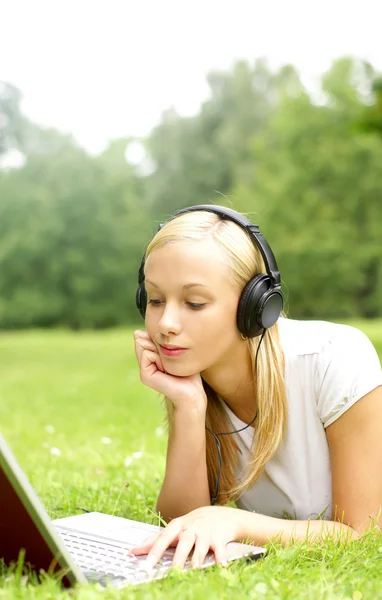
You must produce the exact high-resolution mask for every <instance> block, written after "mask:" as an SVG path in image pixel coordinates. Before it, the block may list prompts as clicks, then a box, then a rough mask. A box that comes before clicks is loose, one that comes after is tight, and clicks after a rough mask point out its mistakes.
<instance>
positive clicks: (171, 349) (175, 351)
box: [159, 344, 188, 356]
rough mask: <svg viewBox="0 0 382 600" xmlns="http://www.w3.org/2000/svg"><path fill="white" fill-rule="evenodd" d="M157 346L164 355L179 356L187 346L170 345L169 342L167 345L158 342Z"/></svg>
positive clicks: (185, 350)
mask: <svg viewBox="0 0 382 600" xmlns="http://www.w3.org/2000/svg"><path fill="white" fill-rule="evenodd" d="M159 347H160V350H161V352H162V354H164V355H165V356H180V355H181V354H184V353H185V352H187V350H188V348H180V347H179V346H171V345H170V344H169V345H168V346H162V345H161V344H159Z"/></svg>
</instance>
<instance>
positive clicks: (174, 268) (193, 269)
mask: <svg viewBox="0 0 382 600" xmlns="http://www.w3.org/2000/svg"><path fill="white" fill-rule="evenodd" d="M145 277H146V278H147V279H150V280H152V281H154V282H155V283H156V284H158V285H165V284H166V285H169V284H171V285H178V286H179V287H182V286H183V285H184V284H186V283H188V282H190V281H192V282H198V283H203V284H205V285H209V286H212V287H213V286H214V285H220V284H230V283H232V280H231V277H230V272H229V268H228V266H227V259H226V257H225V255H224V254H223V251H222V250H221V248H220V247H219V246H218V244H217V243H216V242H214V241H213V240H200V241H181V242H170V243H168V244H166V245H165V246H162V247H161V248H158V249H156V250H153V252H152V253H151V254H150V256H148V258H147V260H146V263H145Z"/></svg>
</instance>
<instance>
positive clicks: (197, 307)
mask: <svg viewBox="0 0 382 600" xmlns="http://www.w3.org/2000/svg"><path fill="white" fill-rule="evenodd" d="M162 303H163V300H157V299H153V300H149V301H148V304H152V306H159V305H160V304H162ZM186 304H188V306H189V307H190V308H191V309H192V310H200V309H201V308H203V306H205V304H199V303H197V302H186Z"/></svg>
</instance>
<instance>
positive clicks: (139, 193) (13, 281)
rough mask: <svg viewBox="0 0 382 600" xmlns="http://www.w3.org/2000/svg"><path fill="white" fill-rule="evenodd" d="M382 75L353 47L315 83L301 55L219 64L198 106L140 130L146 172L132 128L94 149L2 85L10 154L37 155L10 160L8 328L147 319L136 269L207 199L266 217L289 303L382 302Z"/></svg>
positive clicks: (2, 242) (335, 309) (4, 185)
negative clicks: (308, 82) (161, 233)
mask: <svg viewBox="0 0 382 600" xmlns="http://www.w3.org/2000/svg"><path fill="white" fill-rule="evenodd" d="M378 81H379V79H378V77H377V76H376V74H375V73H374V71H373V69H372V67H371V66H370V65H369V64H367V63H365V62H361V61H356V60H353V59H348V58H343V59H341V60H338V61H336V62H335V63H334V64H333V65H332V67H331V69H330V70H329V71H328V72H327V73H326V74H325V75H324V76H323V78H322V88H321V90H320V91H319V92H318V93H317V94H316V95H314V97H312V95H311V94H310V93H308V91H307V90H306V89H305V88H304V86H303V84H302V83H301V81H300V78H299V76H298V73H297V72H296V70H295V69H294V68H293V66H291V65H287V66H284V67H283V68H281V69H280V70H279V71H277V72H271V71H270V69H269V68H268V66H267V64H266V63H265V62H264V61H257V62H255V63H254V64H253V65H251V64H248V63H247V62H245V61H239V62H238V63H236V64H235V65H234V66H233V68H232V69H231V70H230V71H227V72H223V71H214V72H211V73H210V74H209V75H208V84H209V89H210V94H209V98H208V100H206V101H205V102H204V103H203V104H202V105H201V108H200V111H199V112H198V114H196V115H194V116H193V117H187V118H183V117H180V116H179V115H178V114H177V113H176V112H175V110H173V109H171V110H168V111H167V112H166V113H164V114H163V118H162V120H161V122H160V123H159V124H158V125H157V126H156V127H155V128H154V129H153V131H152V132H151V134H150V135H149V136H148V138H147V139H146V140H143V143H144V144H145V147H146V150H147V153H148V158H149V161H152V163H153V165H154V169H153V171H152V172H151V174H149V175H144V174H143V173H144V170H139V169H136V168H135V167H134V166H133V165H130V164H128V163H127V162H126V159H125V150H126V145H127V144H128V143H129V142H130V141H131V140H129V139H119V140H114V142H112V143H111V144H110V146H109V147H108V149H107V150H106V151H105V152H104V153H102V154H101V155H99V156H96V157H94V156H90V155H88V154H87V153H86V152H85V151H84V150H83V149H82V148H80V147H79V146H78V145H77V144H76V142H75V141H74V140H73V138H72V137H70V136H66V135H63V134H60V133H58V132H57V131H55V130H49V129H42V128H39V127H37V126H36V125H34V124H33V123H30V122H28V121H27V120H26V119H25V118H24V117H23V116H22V114H21V113H20V110H19V101H20V93H19V92H18V90H16V88H12V87H9V86H8V87H7V88H6V87H3V88H0V123H1V127H2V129H1V131H0V153H1V152H3V153H5V152H7V151H8V150H9V149H12V148H18V149H19V150H21V151H22V152H23V154H24V156H25V162H24V165H23V166H22V167H21V168H18V169H3V171H1V170H0V327H30V326H56V325H61V326H68V327H72V328H82V327H107V326H110V325H117V324H120V323H124V322H128V321H136V319H137V318H138V314H137V310H136V307H135V291H136V287H137V270H138V266H139V264H140V260H141V256H142V254H143V251H144V247H145V245H146V243H147V241H148V240H149V238H150V237H151V235H152V234H153V233H154V232H155V229H156V224H157V223H158V222H161V221H163V220H164V219H165V218H166V217H168V216H169V215H171V214H172V213H173V212H174V211H175V210H177V209H180V208H183V207H185V206H189V205H192V204H200V203H209V202H214V203H217V204H222V205H228V206H232V207H233V208H236V209H238V210H240V211H242V212H244V213H246V214H248V216H249V217H250V218H251V219H252V220H253V221H254V222H258V223H259V225H260V226H261V229H262V230H263V232H264V234H265V235H266V237H267V238H268V239H269V241H270V243H271V245H272V247H273V249H274V252H275V254H276V257H277V259H278V262H279V266H280V270H281V274H282V278H283V282H284V288H285V291H286V295H287V298H288V310H289V312H290V314H291V315H292V316H294V317H302V318H306V317H308V318H331V317H348V316H352V317H354V316H362V317H375V316H381V315H382V300H381V299H382V266H381V265H382V244H381V242H380V240H381V238H382V236H381V225H382V218H381V216H382V213H381V199H382V169H381V164H382V136H381V129H380V127H379V121H378V119H379V118H380V104H381V103H380V99H381V95H380V89H381V88H380V87H378ZM373 86H374V88H373ZM4 115H5V116H4ZM371 124H372V126H371Z"/></svg>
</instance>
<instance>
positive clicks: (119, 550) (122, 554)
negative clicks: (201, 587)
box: [57, 527, 215, 587]
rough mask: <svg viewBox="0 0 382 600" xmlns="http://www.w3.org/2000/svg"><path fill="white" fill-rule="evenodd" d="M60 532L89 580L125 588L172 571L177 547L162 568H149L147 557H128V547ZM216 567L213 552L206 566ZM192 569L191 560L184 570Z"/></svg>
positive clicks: (160, 565) (204, 564) (169, 552)
mask: <svg viewBox="0 0 382 600" xmlns="http://www.w3.org/2000/svg"><path fill="white" fill-rule="evenodd" d="M57 531H58V534H59V536H60V537H61V538H62V540H63V541H64V543H65V546H66V547H67V549H68V550H69V552H70V554H71V555H72V556H73V558H74V560H75V561H76V563H77V565H78V566H79V567H80V568H81V570H82V571H83V573H84V575H85V576H86V577H87V579H88V580H89V581H94V582H96V581H97V582H99V583H101V584H102V585H107V583H110V584H111V585H113V586H116V587H123V586H125V585H126V584H127V583H129V584H138V583H144V582H146V581H152V580H153V579H161V578H162V577H164V576H165V575H166V573H167V572H168V570H169V569H170V568H171V564H172V559H173V557H174V553H175V549H174V548H170V549H168V550H166V552H165V553H164V555H163V557H162V560H161V561H160V562H159V563H158V565H156V566H155V567H154V568H149V569H147V563H146V559H145V558H146V557H142V556H134V555H131V554H127V552H128V549H129V547H128V546H126V545H120V544H118V542H106V541H99V540H95V539H94V538H87V537H86V536H85V535H83V534H82V535H80V534H77V533H74V532H72V531H70V532H69V531H66V530H64V529H61V528H58V527H57ZM131 547H133V546H131ZM213 564H215V558H214V555H213V553H212V552H209V553H208V554H207V556H206V559H205V561H204V563H203V567H206V566H209V565H213ZM190 568H191V561H190V560H189V559H188V560H187V561H186V564H185V568H184V570H188V569H190Z"/></svg>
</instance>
